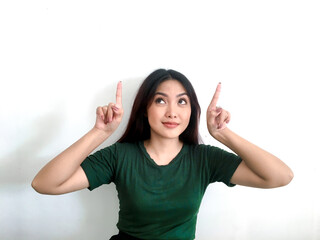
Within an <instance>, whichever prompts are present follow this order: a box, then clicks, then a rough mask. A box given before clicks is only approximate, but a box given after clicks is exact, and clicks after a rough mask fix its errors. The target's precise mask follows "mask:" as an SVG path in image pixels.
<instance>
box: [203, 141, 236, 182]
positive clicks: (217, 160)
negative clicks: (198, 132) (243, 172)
mask: <svg viewBox="0 0 320 240" xmlns="http://www.w3.org/2000/svg"><path fill="white" fill-rule="evenodd" d="M203 148H204V149H203V150H204V154H205V157H206V158H207V159H206V169H207V171H208V177H209V183H213V182H223V183H224V184H226V185H227V186H229V187H233V186H235V184H232V183H231V182H230V181H231V178H232V176H233V174H234V172H235V171H236V169H237V168H238V166H239V164H240V163H241V161H242V160H241V158H240V157H239V156H237V155H236V154H234V153H231V152H228V151H225V150H223V149H221V148H218V147H214V146H209V145H204V146H203Z"/></svg>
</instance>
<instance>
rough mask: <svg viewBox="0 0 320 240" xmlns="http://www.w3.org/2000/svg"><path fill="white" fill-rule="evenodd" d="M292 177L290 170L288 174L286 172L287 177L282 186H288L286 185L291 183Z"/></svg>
mask: <svg viewBox="0 0 320 240" xmlns="http://www.w3.org/2000/svg"><path fill="white" fill-rule="evenodd" d="M293 177H294V174H293V172H292V171H291V169H289V172H288V174H287V177H286V180H285V183H284V185H283V186H286V185H288V184H289V183H290V182H291V181H292V179H293Z"/></svg>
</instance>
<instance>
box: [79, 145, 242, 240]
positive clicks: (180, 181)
mask: <svg viewBox="0 0 320 240" xmlns="http://www.w3.org/2000/svg"><path fill="white" fill-rule="evenodd" d="M240 162H241V159H240V158H239V157H238V156H236V155H235V154H233V153H229V152H227V151H224V150H222V149H220V148H217V147H213V146H208V145H203V144H200V145H186V144H185V145H184V146H183V148H182V149H181V151H180V152H179V154H178V155H177V156H176V157H175V158H174V159H173V160H172V161H171V162H170V163H169V164H168V165H165V166H159V165H157V164H156V163H155V162H154V161H153V160H152V159H151V157H150V156H149V154H148V153H147V151H146V149H145V147H144V144H143V142H137V143H115V144H113V145H111V146H109V147H106V148H104V149H101V150H99V151H97V152H95V153H94V154H92V155H90V156H88V157H87V159H85V160H84V162H83V163H82V164H81V166H82V168H83V170H84V171H85V173H86V175H87V177H88V180H89V185H90V187H89V190H93V189H94V188H97V187H99V186H100V185H102V184H109V183H111V182H114V183H115V185H116V189H117V191H118V198H119V203H120V211H119V221H118V224H117V227H118V229H119V230H120V231H123V232H125V233H127V234H129V235H131V236H134V237H137V238H141V239H153V240H156V239H194V238H195V230H196V221H197V214H198V210H199V207H200V203H201V200H202V197H203V195H204V193H205V190H206V188H207V186H208V185H209V184H210V183H213V182H217V181H218V182H224V183H225V184H226V185H228V186H234V185H233V184H231V183H230V179H231V177H232V175H233V173H234V172H235V170H236V169H237V167H238V165H239V164H240Z"/></svg>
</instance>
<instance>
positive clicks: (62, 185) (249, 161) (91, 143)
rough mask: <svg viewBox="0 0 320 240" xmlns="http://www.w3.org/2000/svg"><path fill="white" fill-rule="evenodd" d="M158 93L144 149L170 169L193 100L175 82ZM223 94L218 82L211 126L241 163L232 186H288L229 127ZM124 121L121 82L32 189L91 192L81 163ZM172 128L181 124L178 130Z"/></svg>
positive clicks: (281, 173)
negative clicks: (113, 96) (112, 99)
mask: <svg viewBox="0 0 320 240" xmlns="http://www.w3.org/2000/svg"><path fill="white" fill-rule="evenodd" d="M156 92H157V94H156V96H155V98H154V99H153V101H152V103H151V104H150V105H149V107H148V109H147V116H148V120H149V123H150V126H151V137H150V139H149V140H147V141H145V142H144V145H145V147H146V150H147V152H148V153H149V155H150V156H151V157H152V158H153V159H154V161H155V162H156V163H157V164H158V165H166V164H169V163H170V161H171V160H172V159H173V158H174V157H175V156H176V155H177V154H178V153H179V151H180V150H181V148H182V146H183V143H182V142H181V141H180V140H179V135H180V134H181V133H182V132H183V131H184V129H185V128H186V127H187V125H188V123H189V120H190V114H191V107H190V102H189V101H190V99H189V98H188V97H187V96H186V95H185V94H184V93H185V89H184V88H183V86H182V85H181V84H180V83H179V82H178V81H175V80H167V81H165V82H163V83H162V84H160V85H159V87H158V89H157V91H156ZM220 92H221V84H220V83H219V84H218V86H217V88H216V91H215V93H214V95H213V98H212V100H211V103H210V104H209V107H208V109H207V127H208V131H209V133H210V134H211V136H212V137H213V138H215V139H216V140H218V141H219V142H221V143H222V144H224V145H225V146H227V147H228V148H230V149H231V150H232V151H234V152H235V153H236V154H237V155H239V156H240V157H241V158H242V160H243V161H242V162H241V164H240V165H239V167H238V168H237V170H236V171H235V173H234V175H233V177H232V179H231V182H232V183H234V184H239V185H244V186H250V187H258V188H274V187H280V186H284V185H287V184H288V183H289V182H290V181H291V180H292V178H293V173H292V171H291V170H290V168H289V167H288V166H287V165H286V164H284V163H283V162H282V161H281V160H280V159H278V158H277V157H275V156H274V155H272V154H270V153H268V152H267V151H265V150H263V149H261V148H259V147H258V146H256V145H254V144H252V143H250V142H249V141H247V140H245V139H244V138H242V137H240V136H238V135H237V134H236V133H234V132H232V131H231V130H230V129H229V128H228V127H227V124H228V123H229V121H230V118H231V116H230V113H229V112H228V111H226V110H224V109H222V108H220V107H217V102H218V100H219V95H220ZM159 98H161V100H159ZM182 99H183V100H182ZM122 117H123V107H122V83H121V82H119V83H118V85H117V91H116V102H115V103H110V104H108V105H106V106H103V107H98V108H97V110H96V123H95V125H94V127H93V128H92V129H91V130H90V131H89V132H88V133H87V134H85V135H84V136H83V137H82V138H80V139H79V140H78V141H77V142H75V143H74V144H73V145H71V146H70V147H69V148H67V149H66V150H65V151H63V152H62V153H60V154H59V155H58V156H56V157H55V158H54V159H52V160H51V161H50V162H49V163H48V164H47V165H45V166H44V167H43V168H42V169H41V170H40V171H39V173H38V174H37V175H36V176H35V178H34V180H33V181H32V187H33V188H34V189H35V190H36V191H37V192H39V193H42V194H64V193H68V192H73V191H77V190H80V189H84V188H87V187H89V182H88V179H87V177H86V175H85V173H84V171H83V170H82V168H81V167H80V164H81V163H82V161H83V160H84V159H85V158H86V157H87V156H88V155H89V154H90V153H91V152H92V151H93V150H94V149H95V148H97V147H98V146H99V145H100V144H102V143H103V142H104V141H105V140H106V139H107V138H108V137H109V136H111V135H112V133H113V132H114V131H115V130H116V129H117V128H118V126H119V124H120V122H121V120H122ZM173 123H177V124H178V125H176V126H175V124H173ZM163 149H166V151H163Z"/></svg>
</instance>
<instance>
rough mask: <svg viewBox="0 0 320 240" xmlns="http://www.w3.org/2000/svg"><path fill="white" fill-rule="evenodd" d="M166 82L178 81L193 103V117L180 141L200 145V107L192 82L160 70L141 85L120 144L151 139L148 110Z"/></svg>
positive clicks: (169, 71)
mask: <svg viewBox="0 0 320 240" xmlns="http://www.w3.org/2000/svg"><path fill="white" fill-rule="evenodd" d="M166 80H177V81H179V82H180V83H181V84H182V85H183V87H184V88H185V89H186V91H187V95H188V97H189V99H190V103H191V116H190V121H189V125H188V127H187V128H186V129H185V131H184V132H183V133H181V135H180V136H179V139H180V140H181V141H182V142H184V143H188V144H199V143H200V136H199V121H200V113H201V109H200V105H199V102H198V98H197V95H196V93H195V91H194V88H193V86H192V84H191V83H190V81H189V80H188V79H187V78H186V77H185V76H184V75H183V74H182V73H180V72H177V71H175V70H172V69H169V70H166V69H158V70H155V71H154V72H152V73H151V74H150V75H149V76H148V77H147V78H146V79H145V80H144V81H143V82H142V84H141V86H140V88H139V90H138V93H137V95H136V98H135V100H134V103H133V106H132V110H131V115H130V118H129V122H128V125H127V128H126V130H125V132H124V134H123V135H122V137H121V138H120V139H119V140H118V142H137V141H143V140H147V139H149V138H150V125H149V122H148V118H147V114H146V113H147V108H148V106H149V104H150V103H151V101H152V99H153V98H154V95H155V93H156V90H157V88H158V86H159V85H160V84H161V83H162V82H164V81H166Z"/></svg>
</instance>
